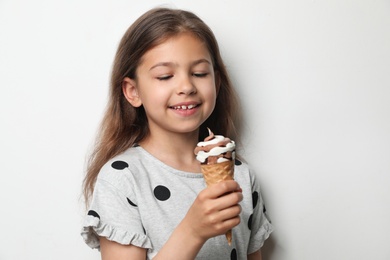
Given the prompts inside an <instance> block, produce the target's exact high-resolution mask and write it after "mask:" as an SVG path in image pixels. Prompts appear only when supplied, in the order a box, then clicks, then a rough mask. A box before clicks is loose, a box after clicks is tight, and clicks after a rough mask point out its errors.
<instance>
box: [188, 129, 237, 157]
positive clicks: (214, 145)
mask: <svg viewBox="0 0 390 260" xmlns="http://www.w3.org/2000/svg"><path fill="white" fill-rule="evenodd" d="M208 130H209V136H208V137H206V138H205V140H204V141H203V142H199V143H198V145H197V147H196V148H195V154H196V159H197V160H198V161H199V162H200V163H202V164H215V163H221V162H225V161H232V160H234V159H235V149H236V144H235V142H234V141H232V140H230V139H229V138H227V137H224V136H222V135H214V133H213V132H212V131H211V130H210V129H208Z"/></svg>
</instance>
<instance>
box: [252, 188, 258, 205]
mask: <svg viewBox="0 0 390 260" xmlns="http://www.w3.org/2000/svg"><path fill="white" fill-rule="evenodd" d="M258 201H259V193H258V192H257V191H254V192H253V193H252V203H253V208H256V205H257V202H258Z"/></svg>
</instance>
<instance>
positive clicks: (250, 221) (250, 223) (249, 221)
mask: <svg viewBox="0 0 390 260" xmlns="http://www.w3.org/2000/svg"><path fill="white" fill-rule="evenodd" d="M252 218H253V214H252V215H251V216H250V217H249V219H248V228H249V229H250V230H251V229H252Z"/></svg>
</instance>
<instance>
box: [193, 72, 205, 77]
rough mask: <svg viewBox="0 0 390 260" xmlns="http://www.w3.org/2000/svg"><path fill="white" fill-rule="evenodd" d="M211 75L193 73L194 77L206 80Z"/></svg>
mask: <svg viewBox="0 0 390 260" xmlns="http://www.w3.org/2000/svg"><path fill="white" fill-rule="evenodd" d="M208 74H209V73H207V72H205V73H192V75H193V76H195V77H197V78H204V77H206V76H207V75H208Z"/></svg>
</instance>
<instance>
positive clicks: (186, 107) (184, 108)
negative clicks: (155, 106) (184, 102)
mask: <svg viewBox="0 0 390 260" xmlns="http://www.w3.org/2000/svg"><path fill="white" fill-rule="evenodd" d="M194 107H196V105H189V106H174V107H173V109H183V110H187V109H193V108H194Z"/></svg>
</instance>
